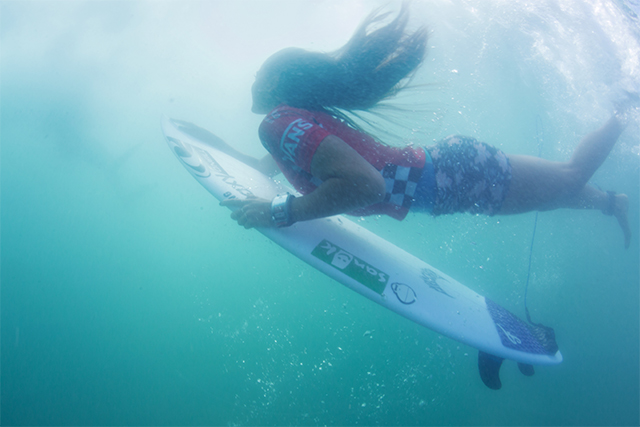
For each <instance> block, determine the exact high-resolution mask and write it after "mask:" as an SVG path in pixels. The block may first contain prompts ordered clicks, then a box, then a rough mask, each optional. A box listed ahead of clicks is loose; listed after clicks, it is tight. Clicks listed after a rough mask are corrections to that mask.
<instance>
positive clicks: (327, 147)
mask: <svg viewBox="0 0 640 427" xmlns="http://www.w3.org/2000/svg"><path fill="white" fill-rule="evenodd" d="M311 174H312V175H313V176H314V177H316V178H318V179H320V180H321V181H322V184H320V185H319V186H318V188H316V189H315V190H314V191H313V192H311V193H309V194H307V195H305V196H303V197H298V198H296V199H293V200H292V202H291V215H292V217H293V220H294V221H307V220H310V219H316V218H324V217H327V216H331V215H337V214H342V213H345V212H351V211H353V210H356V209H359V208H363V207H366V206H369V205H372V204H375V203H378V202H381V201H382V200H383V199H384V195H385V191H386V190H385V182H384V178H383V177H382V175H381V174H380V172H378V171H377V170H376V169H375V168H374V167H373V166H372V165H371V164H370V163H369V162H367V161H366V160H365V159H364V158H363V157H362V156H361V155H360V154H358V152H357V151H356V150H354V149H353V148H351V147H350V146H349V145H348V144H347V143H346V142H344V141H343V140H342V139H340V138H338V137H337V136H334V135H329V136H327V137H326V138H325V139H324V140H323V141H322V142H321V143H320V145H319V146H318V148H317V149H316V152H315V154H314V155H313V159H312V160H311Z"/></svg>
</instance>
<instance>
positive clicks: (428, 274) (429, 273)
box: [422, 268, 455, 299]
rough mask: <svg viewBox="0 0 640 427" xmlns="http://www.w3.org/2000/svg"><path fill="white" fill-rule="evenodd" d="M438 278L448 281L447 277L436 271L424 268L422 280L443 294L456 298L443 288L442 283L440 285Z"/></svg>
mask: <svg viewBox="0 0 640 427" xmlns="http://www.w3.org/2000/svg"><path fill="white" fill-rule="evenodd" d="M438 279H442V280H444V281H445V282H448V280H447V279H445V278H444V277H442V276H441V275H439V274H438V273H436V272H435V271H433V270H429V269H428V268H423V269H422V280H423V281H424V283H426V284H427V286H429V287H430V288H431V289H433V290H434V291H437V292H440V293H441V294H443V295H446V296H448V297H449V298H454V297H452V296H451V295H449V294H448V293H447V292H445V290H444V289H442V288H441V287H440V285H438ZM454 299H455V298H454Z"/></svg>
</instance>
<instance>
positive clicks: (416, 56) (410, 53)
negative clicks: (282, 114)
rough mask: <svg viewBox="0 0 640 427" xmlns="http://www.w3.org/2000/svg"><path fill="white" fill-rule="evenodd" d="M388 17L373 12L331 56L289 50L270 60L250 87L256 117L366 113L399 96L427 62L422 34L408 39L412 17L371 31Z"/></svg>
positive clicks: (405, 15)
mask: <svg viewBox="0 0 640 427" xmlns="http://www.w3.org/2000/svg"><path fill="white" fill-rule="evenodd" d="M386 16H388V13H385V14H380V13H378V12H374V13H372V14H371V15H369V17H367V19H365V21H364V22H363V23H362V24H361V25H360V27H359V28H358V30H357V31H356V33H355V34H354V35H353V36H352V37H351V39H350V40H349V41H348V42H347V44H346V45H345V46H344V47H342V48H341V49H339V50H338V51H336V52H333V53H319V52H310V51H306V50H304V49H298V48H287V49H283V50H281V51H279V52H277V53H275V54H274V55H272V56H271V57H269V58H268V59H267V60H266V61H265V63H264V64H263V65H262V67H261V68H260V70H259V71H258V73H257V74H256V80H255V83H254V84H253V87H252V95H253V107H252V111H253V112H255V113H260V114H266V113H268V112H269V111H270V110H272V109H273V108H275V107H276V106H278V105H279V104H282V103H284V104H288V105H290V106H292V107H297V108H304V109H309V110H329V111H335V110H336V109H341V110H346V111H351V110H367V109H369V108H371V107H373V106H374V105H376V104H377V103H378V102H380V101H381V100H383V99H385V98H387V97H390V96H393V95H395V94H396V93H397V92H398V91H399V90H400V89H402V87H403V85H401V84H400V82H401V81H402V80H404V79H406V78H408V77H410V76H411V75H412V74H413V72H414V71H415V70H416V69H417V68H418V67H419V65H420V64H421V63H422V61H423V59H424V56H425V47H426V42H427V33H426V30H425V29H424V28H420V29H418V30H416V31H415V32H414V33H412V34H405V29H406V25H407V21H408V18H409V12H408V10H407V8H406V5H403V7H402V9H401V10H400V13H399V14H398V16H397V17H396V18H395V19H394V20H393V21H391V22H389V23H388V24H386V25H383V26H382V27H380V28H378V29H376V30H374V31H371V32H368V30H369V27H370V26H371V25H372V24H374V23H376V22H378V21H381V20H382V19H384V18H385V17H386Z"/></svg>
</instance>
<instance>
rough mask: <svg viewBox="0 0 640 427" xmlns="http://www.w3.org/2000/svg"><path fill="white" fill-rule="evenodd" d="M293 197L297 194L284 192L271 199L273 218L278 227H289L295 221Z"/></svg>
mask: <svg viewBox="0 0 640 427" xmlns="http://www.w3.org/2000/svg"><path fill="white" fill-rule="evenodd" d="M293 199H295V196H293V195H292V194H289V193H284V194H278V195H277V196H276V197H274V198H273V200H272V201H271V219H272V220H273V222H274V223H275V224H276V227H288V226H290V225H291V224H293V223H294V222H295V221H293V218H291V200H293Z"/></svg>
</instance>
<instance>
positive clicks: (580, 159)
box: [500, 116, 630, 245]
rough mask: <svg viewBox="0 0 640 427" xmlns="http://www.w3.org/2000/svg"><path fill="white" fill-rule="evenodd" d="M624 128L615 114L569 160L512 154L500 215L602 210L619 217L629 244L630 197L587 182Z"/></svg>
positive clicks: (587, 137) (591, 134) (583, 140)
mask: <svg viewBox="0 0 640 427" xmlns="http://www.w3.org/2000/svg"><path fill="white" fill-rule="evenodd" d="M624 127H625V126H624V124H623V123H622V122H621V121H620V120H619V119H618V117H616V116H613V117H612V118H611V119H609V121H608V122H607V123H606V124H605V125H604V126H603V127H602V128H600V129H598V130H596V131H594V132H592V133H590V134H589V135H587V136H586V137H584V138H583V139H582V141H580V144H579V145H578V147H576V149H575V151H574V153H573V155H572V156H571V160H569V161H568V162H552V161H549V160H545V159H540V158H538V157H531V156H518V155H509V156H508V157H509V162H510V164H511V168H512V179H511V183H510V188H509V192H508V193H507V195H506V197H505V200H504V202H503V204H502V208H501V210H500V214H515V213H522V212H528V211H533V210H550V209H558V208H572V209H600V210H602V211H603V212H608V213H610V214H613V215H615V216H616V218H617V219H618V222H619V223H620V226H621V227H622V229H623V233H624V235H625V245H627V244H628V241H629V236H630V232H629V226H628V223H627V218H626V217H627V207H628V201H627V196H625V195H623V194H620V195H615V196H614V195H612V196H611V197H612V198H611V199H610V196H609V195H608V194H607V193H605V192H602V191H600V190H597V189H596V188H593V187H591V186H588V185H587V182H588V181H589V179H590V178H591V176H592V175H593V173H594V172H595V171H596V170H597V169H598V167H599V166H600V165H601V164H602V163H603V162H604V160H605V159H606V157H607V155H608V154H609V152H610V151H611V149H612V148H613V146H614V144H615V142H616V140H617V139H618V137H619V136H620V134H621V133H622V131H623V130H624ZM611 206H612V207H613V209H611ZM609 211H610V212H609Z"/></svg>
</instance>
